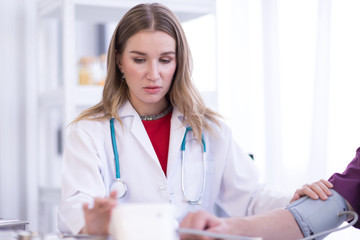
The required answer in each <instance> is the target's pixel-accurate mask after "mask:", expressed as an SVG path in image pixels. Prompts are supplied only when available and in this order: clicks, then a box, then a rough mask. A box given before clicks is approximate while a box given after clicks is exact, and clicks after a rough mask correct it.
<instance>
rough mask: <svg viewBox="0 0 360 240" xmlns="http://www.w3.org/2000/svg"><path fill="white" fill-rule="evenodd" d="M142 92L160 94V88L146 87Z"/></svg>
mask: <svg viewBox="0 0 360 240" xmlns="http://www.w3.org/2000/svg"><path fill="white" fill-rule="evenodd" d="M144 90H145V91H146V92H147V93H150V94H155V93H158V92H160V90H161V87H160V86H147V87H144Z"/></svg>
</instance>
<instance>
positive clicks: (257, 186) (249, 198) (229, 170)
mask: <svg viewBox="0 0 360 240" xmlns="http://www.w3.org/2000/svg"><path fill="white" fill-rule="evenodd" d="M227 130H228V132H229V133H228V137H227V144H228V148H227V152H226V153H225V155H226V157H225V161H226V163H225V167H224V172H223V176H222V181H221V187H220V191H221V192H220V194H219V202H218V205H219V206H220V208H222V210H224V211H225V213H226V214H227V215H229V216H235V217H243V216H248V215H254V214H258V213H263V212H266V211H269V210H272V209H275V208H283V207H285V206H286V205H287V204H288V203H289V200H290V197H289V196H284V195H281V194H280V193H278V194H276V193H275V192H273V191H270V190H269V189H267V188H266V187H265V185H263V184H261V183H260V180H259V172H258V169H257V167H256V165H255V163H254V160H252V159H251V158H250V156H249V155H248V154H247V153H245V152H244V151H243V150H242V149H241V148H240V147H239V145H238V144H237V143H236V142H235V141H234V140H233V138H232V136H231V131H230V130H229V129H227Z"/></svg>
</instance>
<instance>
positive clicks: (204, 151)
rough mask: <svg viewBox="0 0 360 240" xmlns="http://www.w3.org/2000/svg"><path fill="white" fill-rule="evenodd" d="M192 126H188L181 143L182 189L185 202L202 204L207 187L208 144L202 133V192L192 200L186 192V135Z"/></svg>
mask: <svg viewBox="0 0 360 240" xmlns="http://www.w3.org/2000/svg"><path fill="white" fill-rule="evenodd" d="M191 130H192V128H191V127H187V128H186V130H185V134H184V138H183V140H182V143H181V191H182V193H183V196H184V200H185V202H187V203H189V204H191V205H200V204H201V199H202V195H203V193H204V188H205V182H206V176H205V174H206V156H205V155H206V154H205V153H206V145H205V140H204V135H203V134H201V143H202V146H203V149H202V150H203V153H202V164H203V168H202V170H203V173H202V184H201V189H200V193H199V197H198V198H197V199H196V200H190V199H189V198H188V197H187V195H186V192H185V188H184V186H185V179H184V175H185V145H186V135H187V133H188V131H191Z"/></svg>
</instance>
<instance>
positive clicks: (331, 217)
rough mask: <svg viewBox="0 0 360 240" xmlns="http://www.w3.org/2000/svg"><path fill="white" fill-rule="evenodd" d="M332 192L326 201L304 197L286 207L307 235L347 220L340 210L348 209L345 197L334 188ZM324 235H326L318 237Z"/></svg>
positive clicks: (335, 226)
mask: <svg viewBox="0 0 360 240" xmlns="http://www.w3.org/2000/svg"><path fill="white" fill-rule="evenodd" d="M331 192H332V194H331V196H329V197H328V199H327V200H325V201H324V200H321V199H318V200H313V199H311V198H309V197H302V198H300V199H298V200H296V201H295V202H293V203H291V204H290V205H289V206H287V207H286V209H287V210H289V211H290V212H291V214H292V215H293V216H294V218H295V220H296V222H297V224H298V225H299V227H300V229H301V231H302V232H303V234H304V236H305V237H309V236H312V235H314V234H317V233H320V232H322V231H325V230H328V229H332V228H337V227H338V226H340V225H341V224H342V223H343V222H344V221H345V220H346V215H342V216H339V213H340V212H343V211H348V207H347V204H346V201H345V199H344V198H343V197H342V196H341V195H340V194H338V193H337V192H336V191H334V190H333V189H331ZM324 237H326V235H323V236H322V237H320V238H319V237H317V238H316V239H323V238H324Z"/></svg>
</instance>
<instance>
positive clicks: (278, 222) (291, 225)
mask: <svg viewBox="0 0 360 240" xmlns="http://www.w3.org/2000/svg"><path fill="white" fill-rule="evenodd" d="M180 227H181V228H193V229H197V230H206V231H210V232H215V233H223V234H232V235H241V236H247V237H262V238H263V239H264V240H281V239H284V240H287V239H299V238H302V237H303V234H302V232H301V231H300V229H299V227H298V225H297V223H296V221H295V219H294V218H293V216H292V215H291V213H290V212H289V211H288V210H286V209H275V210H272V211H270V212H267V213H264V214H259V215H256V216H249V217H243V218H234V217H232V218H218V217H215V216H213V215H210V214H208V213H206V212H204V211H198V212H194V213H190V214H188V215H187V216H186V217H185V218H184V220H183V221H182V223H181V224H180ZM181 239H182V240H190V239H194V240H195V239H199V240H200V239H201V240H207V239H210V238H207V237H199V236H191V235H188V234H187V235H185V234H182V235H181Z"/></svg>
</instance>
